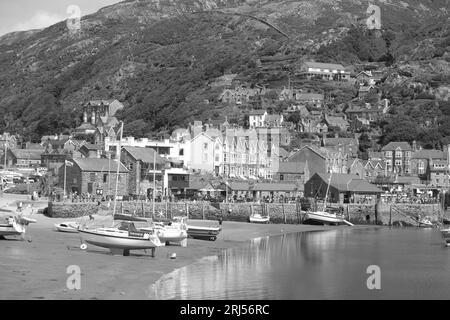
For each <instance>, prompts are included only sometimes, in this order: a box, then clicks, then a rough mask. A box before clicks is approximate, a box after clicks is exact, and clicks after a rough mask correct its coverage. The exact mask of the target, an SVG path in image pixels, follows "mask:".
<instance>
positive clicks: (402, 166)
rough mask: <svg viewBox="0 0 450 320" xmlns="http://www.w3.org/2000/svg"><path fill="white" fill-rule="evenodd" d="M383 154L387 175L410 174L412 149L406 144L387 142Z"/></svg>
mask: <svg viewBox="0 0 450 320" xmlns="http://www.w3.org/2000/svg"><path fill="white" fill-rule="evenodd" d="M381 151H382V152H383V157H384V161H385V163H386V171H387V172H388V173H398V174H410V173H411V158H412V152H413V148H412V147H411V145H410V144H409V143H408V142H389V143H388V144H387V145H385V146H384V147H383V148H382V149H381Z"/></svg>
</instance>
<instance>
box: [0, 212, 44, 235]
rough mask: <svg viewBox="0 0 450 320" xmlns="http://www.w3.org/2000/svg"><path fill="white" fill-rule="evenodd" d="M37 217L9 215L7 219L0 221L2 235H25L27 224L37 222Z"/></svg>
mask: <svg viewBox="0 0 450 320" xmlns="http://www.w3.org/2000/svg"><path fill="white" fill-rule="evenodd" d="M35 222H36V220H35V219H31V218H28V217H24V216H20V215H16V216H8V217H6V220H5V221H3V222H1V223H0V237H3V236H22V237H23V236H25V232H26V230H27V226H28V224H30V223H35Z"/></svg>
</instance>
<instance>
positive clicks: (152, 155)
mask: <svg viewBox="0 0 450 320" xmlns="http://www.w3.org/2000/svg"><path fill="white" fill-rule="evenodd" d="M123 150H125V151H126V152H128V153H129V154H130V155H131V156H132V157H133V158H134V159H135V160H137V161H142V162H144V163H153V161H154V160H155V159H156V163H157V164H165V163H166V161H165V160H164V159H163V158H162V157H161V156H160V155H159V154H158V153H156V151H155V150H153V149H152V148H143V147H128V146H126V147H123Z"/></svg>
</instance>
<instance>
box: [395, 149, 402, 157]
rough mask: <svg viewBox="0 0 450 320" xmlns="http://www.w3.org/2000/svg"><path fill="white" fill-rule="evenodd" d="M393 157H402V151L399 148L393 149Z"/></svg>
mask: <svg viewBox="0 0 450 320" xmlns="http://www.w3.org/2000/svg"><path fill="white" fill-rule="evenodd" d="M395 157H396V158H397V159H398V158H401V157H402V151H401V150H397V151H395Z"/></svg>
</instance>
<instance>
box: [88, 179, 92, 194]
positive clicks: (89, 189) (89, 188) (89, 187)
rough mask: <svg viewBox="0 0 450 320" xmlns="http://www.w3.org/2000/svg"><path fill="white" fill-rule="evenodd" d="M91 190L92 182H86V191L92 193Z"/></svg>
mask: <svg viewBox="0 0 450 320" xmlns="http://www.w3.org/2000/svg"><path fill="white" fill-rule="evenodd" d="M92 190H93V188H92V182H89V183H88V193H92Z"/></svg>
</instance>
